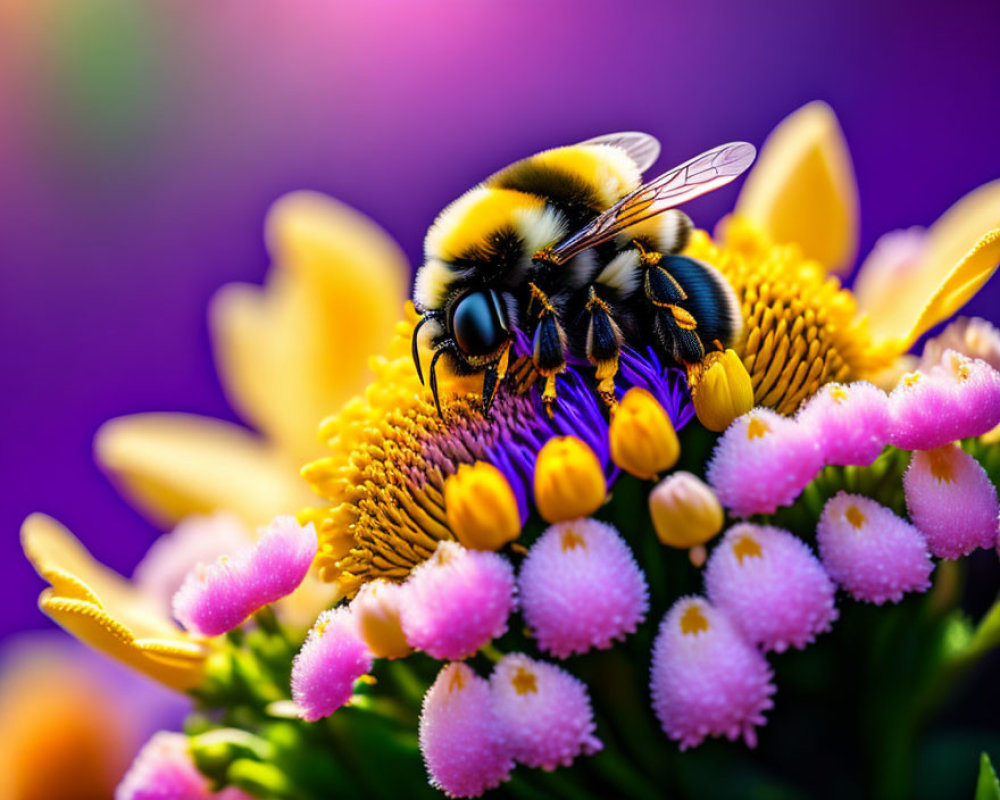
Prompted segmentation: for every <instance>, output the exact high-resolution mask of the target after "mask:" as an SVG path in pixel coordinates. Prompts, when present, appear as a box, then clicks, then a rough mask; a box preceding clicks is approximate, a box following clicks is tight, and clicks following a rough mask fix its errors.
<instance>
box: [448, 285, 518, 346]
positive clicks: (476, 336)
mask: <svg viewBox="0 0 1000 800" xmlns="http://www.w3.org/2000/svg"><path fill="white" fill-rule="evenodd" d="M451 323H452V329H453V332H454V334H455V341H456V342H457V343H458V346H459V349H461V351H462V352H463V353H465V354H466V355H467V356H485V355H489V354H490V353H493V352H495V351H496V350H498V349H499V348H500V346H501V345H502V344H503V343H504V341H505V340H506V339H507V338H508V333H507V318H506V314H505V313H504V308H503V305H502V304H501V302H500V298H499V297H498V296H497V293H496V292H495V291H493V290H492V289H487V290H485V291H481V292H470V293H469V294H467V295H466V296H465V297H463V298H462V299H461V300H459V301H458V305H457V306H456V307H455V313H454V314H453V315H452V319H451Z"/></svg>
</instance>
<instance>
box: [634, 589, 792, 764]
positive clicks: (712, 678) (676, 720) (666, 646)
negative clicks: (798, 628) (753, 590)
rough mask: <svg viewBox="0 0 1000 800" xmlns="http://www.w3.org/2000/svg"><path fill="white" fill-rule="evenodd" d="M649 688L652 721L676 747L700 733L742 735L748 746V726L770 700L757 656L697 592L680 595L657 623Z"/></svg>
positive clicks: (697, 739)
mask: <svg viewBox="0 0 1000 800" xmlns="http://www.w3.org/2000/svg"><path fill="white" fill-rule="evenodd" d="M650 688H651V690H652V695H653V710H654V711H655V712H656V716H657V718H658V719H659V720H660V725H662V726H663V730H664V731H665V732H666V734H667V736H669V737H670V738H671V739H674V740H675V741H678V742H680V746H681V750H686V749H687V748H688V747H697V746H698V745H699V744H701V742H702V741H703V740H704V739H705V737H706V736H725V737H727V738H728V739H729V740H730V741H734V740H735V739H736V738H738V737H739V736H740V735H742V736H743V739H744V741H745V742H746V743H747V746H749V747H754V746H755V745H756V743H757V734H756V730H755V726H757V725H764V724H765V722H766V720H765V719H764V712H765V711H767V710H768V709H769V708H771V707H772V706H773V705H774V703H773V702H772V700H771V695H772V694H774V692H775V688H774V684H773V683H772V682H771V670H770V668H769V667H768V665H767V661H766V660H765V659H764V656H763V655H761V653H760V651H759V650H757V649H756V648H755V647H753V646H752V645H751V644H750V643H749V642H747V641H746V639H744V638H743V637H742V636H741V635H740V634H739V632H738V631H737V630H736V628H735V627H734V626H733V625H732V623H730V621H729V619H728V618H727V617H726V615H725V614H723V613H722V612H721V611H719V610H718V609H715V608H713V607H712V606H711V605H709V604H708V602H707V601H706V600H704V599H703V598H700V597H682V598H681V599H680V600H678V601H677V602H676V603H674V605H673V607H672V608H671V609H670V610H669V611H668V612H667V614H666V616H665V617H664V618H663V622H661V623H660V629H659V632H658V633H657V635H656V641H655V642H654V643H653V666H652V672H651V677H650Z"/></svg>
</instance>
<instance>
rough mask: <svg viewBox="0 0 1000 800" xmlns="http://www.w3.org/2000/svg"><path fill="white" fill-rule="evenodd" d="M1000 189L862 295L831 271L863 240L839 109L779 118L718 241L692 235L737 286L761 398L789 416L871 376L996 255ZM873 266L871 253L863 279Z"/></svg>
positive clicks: (817, 106) (961, 210)
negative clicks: (899, 275)
mask: <svg viewBox="0 0 1000 800" xmlns="http://www.w3.org/2000/svg"><path fill="white" fill-rule="evenodd" d="M998 186H1000V185H998V184H990V185H988V186H985V187H982V188H981V189H979V190H977V191H976V192H973V193H971V194H970V195H968V196H967V197H966V198H964V199H963V200H960V201H959V202H958V203H957V204H956V205H955V206H953V207H952V209H950V210H949V211H948V212H947V213H946V214H945V215H943V216H942V217H941V219H940V220H939V221H938V222H937V223H935V225H934V226H932V228H931V230H930V232H929V241H928V243H927V248H926V251H925V255H924V257H923V258H922V259H920V260H919V261H918V262H917V263H915V265H914V268H913V269H912V270H910V271H909V272H908V273H907V274H908V276H909V277H908V279H907V280H905V281H895V282H889V281H886V282H885V284H886V285H890V283H891V286H892V291H891V292H878V293H866V294H864V295H861V296H859V297H858V298H855V297H854V295H853V294H852V293H851V292H850V291H848V290H846V289H843V288H841V286H840V283H839V281H838V280H837V279H836V278H834V277H832V276H830V275H828V273H827V270H828V269H832V270H834V271H843V270H846V269H847V268H849V267H850V264H851V261H852V258H853V254H854V252H855V250H856V247H857V240H858V236H857V190H856V188H855V179H854V175H853V171H852V169H851V166H850V158H849V156H848V153H847V148H846V145H845V144H844V141H843V135H842V134H841V132H840V129H839V126H838V124H837V120H836V117H835V116H834V114H833V112H832V111H831V110H830V108H829V107H828V106H826V105H825V104H823V103H810V104H808V105H806V106H805V107H803V108H802V109H800V110H799V111H797V112H795V113H794V114H792V115H791V116H790V117H788V118H787V119H786V120H784V121H783V122H782V123H781V124H780V125H779V126H778V127H777V128H776V129H775V131H774V132H773V133H772V135H771V137H770V138H769V139H768V141H767V142H765V144H764V146H763V148H762V149H761V152H760V155H759V157H758V160H757V165H756V167H755V168H754V169H753V170H752V172H751V173H750V174H749V175H748V177H747V180H746V181H745V183H744V186H743V189H742V191H741V193H740V196H739V199H738V201H737V205H736V213H735V214H734V216H733V217H732V218H730V219H729V220H727V221H726V222H725V223H724V224H723V225H721V226H720V228H721V235H720V237H719V239H718V241H717V242H712V241H711V240H710V239H709V237H708V236H707V235H706V234H704V233H702V232H695V234H694V235H693V236H692V238H691V242H690V244H689V245H688V248H687V250H686V251H685V254H686V255H690V256H693V257H695V258H700V259H702V260H705V261H707V262H708V263H710V264H712V265H714V266H715V267H716V268H717V269H719V271H720V272H722V274H723V275H724V276H725V277H726V279H727V280H728V281H729V282H730V284H731V285H732V286H733V288H734V289H735V291H736V294H737V297H738V298H739V300H740V303H741V305H742V307H743V315H744V322H745V326H746V341H745V342H744V343H742V344H741V346H740V347H738V348H736V351H737V353H739V354H740V356H741V357H742V359H743V363H744V365H745V367H746V369H747V372H749V374H750V377H751V381H752V384H753V389H754V397H755V400H756V402H757V404H758V405H764V406H768V407H771V408H774V409H776V410H777V411H779V412H780V413H783V414H791V413H793V412H794V411H795V410H796V409H797V408H798V406H799V405H800V404H801V402H802V400H803V399H805V398H806V397H808V396H810V395H811V394H813V393H815V392H816V391H817V390H818V389H819V388H820V387H821V386H822V385H823V384H825V383H828V382H831V381H838V382H847V381H853V380H858V379H869V380H875V379H876V378H877V376H878V375H879V374H880V373H882V372H884V371H885V370H886V369H888V368H891V367H892V366H893V365H894V364H895V362H896V361H897V359H898V358H899V357H900V356H901V355H902V354H903V353H904V352H905V351H906V350H907V348H908V347H909V346H910V345H912V344H913V342H915V341H916V340H917V339H918V338H919V337H920V335H921V334H922V333H924V332H925V331H927V330H928V329H930V328H931V327H932V326H933V325H935V324H936V323H938V322H940V321H942V320H944V319H947V318H948V317H950V316H951V315H952V314H954V313H955V312H956V311H958V309H959V308H961V306H962V305H963V304H964V303H966V302H967V301H968V300H969V298H971V297H972V296H973V295H974V294H975V293H976V292H977V291H978V290H979V288H980V287H981V286H982V285H983V284H984V283H985V282H986V281H987V280H988V279H989V278H990V276H991V275H992V274H993V273H994V272H995V270H996V268H997V264H998V262H1000V230H996V228H997V208H998V206H1000V191H998ZM883 263H885V262H883ZM878 269H879V265H878V263H877V262H866V263H865V265H864V266H863V268H862V270H861V272H860V273H859V276H858V279H857V285H858V286H859V287H861V286H863V285H864V284H865V283H866V282H867V279H868V276H869V275H870V274H872V271H873V270H878Z"/></svg>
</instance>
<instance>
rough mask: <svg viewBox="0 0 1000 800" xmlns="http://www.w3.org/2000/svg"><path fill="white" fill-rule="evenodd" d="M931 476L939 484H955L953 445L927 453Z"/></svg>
mask: <svg viewBox="0 0 1000 800" xmlns="http://www.w3.org/2000/svg"><path fill="white" fill-rule="evenodd" d="M927 460H928V462H929V466H930V469H931V475H933V476H934V479H935V480H937V482H938V483H954V481H955V468H954V467H953V466H952V463H951V445H946V446H944V447H939V448H938V449H937V450H928V451H927Z"/></svg>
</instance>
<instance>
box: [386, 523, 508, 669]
mask: <svg viewBox="0 0 1000 800" xmlns="http://www.w3.org/2000/svg"><path fill="white" fill-rule="evenodd" d="M405 592H406V596H405V599H404V601H403V602H402V604H401V616H400V622H401V624H402V627H403V634H404V635H405V636H406V641H407V642H409V644H410V645H411V646H412V647H415V648H417V649H418V650H423V651H424V652H425V653H428V654H430V655H432V656H433V657H434V658H439V659H455V660H459V659H463V658H468V657H469V656H471V655H472V654H473V653H475V652H476V650H478V649H479V648H480V647H483V646H484V645H486V644H489V642H490V641H491V640H493V639H495V638H496V637H498V636H502V635H503V634H504V633H505V632H506V630H507V617H508V616H510V613H511V612H512V611H513V610H514V570H513V568H512V567H511V565H510V562H509V561H507V559H505V558H504V557H503V556H500V555H497V554H496V553H492V552H489V551H486V550H467V549H465V548H464V547H462V545H460V544H459V543H458V542H451V541H445V542H441V543H440V544H439V545H438V548H437V550H435V551H434V555H433V556H431V557H430V558H429V559H428V560H427V561H425V562H424V563H423V564H421V565H420V566H419V567H417V568H416V569H415V570H413V572H412V573H410V577H409V580H408V581H407V582H406V586H405Z"/></svg>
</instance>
